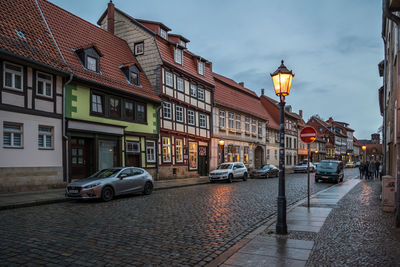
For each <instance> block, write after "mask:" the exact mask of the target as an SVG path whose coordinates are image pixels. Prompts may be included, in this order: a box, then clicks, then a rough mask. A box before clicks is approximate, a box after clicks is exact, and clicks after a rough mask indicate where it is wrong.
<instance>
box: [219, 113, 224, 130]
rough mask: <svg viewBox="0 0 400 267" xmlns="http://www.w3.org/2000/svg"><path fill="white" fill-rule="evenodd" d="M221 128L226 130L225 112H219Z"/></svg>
mask: <svg viewBox="0 0 400 267" xmlns="http://www.w3.org/2000/svg"><path fill="white" fill-rule="evenodd" d="M219 127H222V128H225V111H223V110H220V111H219Z"/></svg>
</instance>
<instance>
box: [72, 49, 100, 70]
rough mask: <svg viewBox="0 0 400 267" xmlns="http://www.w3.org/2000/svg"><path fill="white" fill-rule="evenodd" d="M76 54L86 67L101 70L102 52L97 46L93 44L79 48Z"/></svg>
mask: <svg viewBox="0 0 400 267" xmlns="http://www.w3.org/2000/svg"><path fill="white" fill-rule="evenodd" d="M76 54H77V55H78V57H79V59H80V60H81V63H82V65H83V66H84V67H85V68H86V69H88V70H90V71H94V72H100V57H101V56H102V54H101V53H100V52H99V50H98V49H97V48H96V47H95V46H91V47H89V48H79V49H77V50H76Z"/></svg>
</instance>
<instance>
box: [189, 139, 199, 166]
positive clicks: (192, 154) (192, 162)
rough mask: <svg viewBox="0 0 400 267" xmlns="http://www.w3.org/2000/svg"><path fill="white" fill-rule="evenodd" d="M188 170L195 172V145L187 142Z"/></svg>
mask: <svg viewBox="0 0 400 267" xmlns="http://www.w3.org/2000/svg"><path fill="white" fill-rule="evenodd" d="M189 170H197V143H195V142H189Z"/></svg>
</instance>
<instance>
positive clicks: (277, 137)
mask: <svg viewBox="0 0 400 267" xmlns="http://www.w3.org/2000/svg"><path fill="white" fill-rule="evenodd" d="M280 141H281V140H280V138H279V132H276V133H275V142H278V143H279V142H280Z"/></svg>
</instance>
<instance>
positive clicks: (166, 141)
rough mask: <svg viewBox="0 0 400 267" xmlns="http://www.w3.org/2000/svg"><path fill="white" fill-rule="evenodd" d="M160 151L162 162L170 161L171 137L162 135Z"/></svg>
mask: <svg viewBox="0 0 400 267" xmlns="http://www.w3.org/2000/svg"><path fill="white" fill-rule="evenodd" d="M162 152H163V153H162V159H163V162H171V138H169V137H162Z"/></svg>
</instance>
